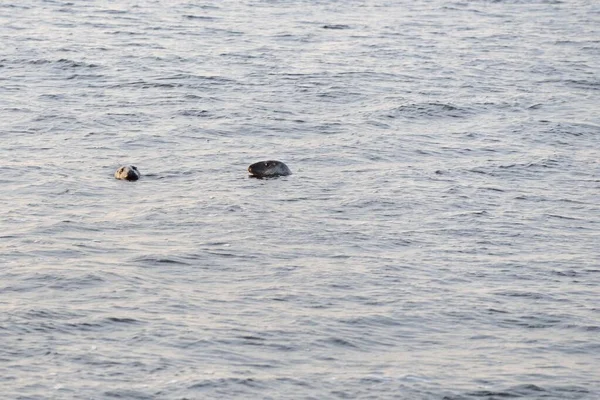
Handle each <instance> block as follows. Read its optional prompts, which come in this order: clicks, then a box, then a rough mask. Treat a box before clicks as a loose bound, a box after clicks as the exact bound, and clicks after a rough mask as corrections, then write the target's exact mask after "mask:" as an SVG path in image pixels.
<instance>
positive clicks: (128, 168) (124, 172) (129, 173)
mask: <svg viewBox="0 0 600 400" xmlns="http://www.w3.org/2000/svg"><path fill="white" fill-rule="evenodd" d="M140 176H141V174H140V171H138V169H137V167H135V166H133V165H125V166H123V167H121V168H119V169H118V170H117V171H116V172H115V178H117V179H123V180H126V181H137V180H138V179H140Z"/></svg>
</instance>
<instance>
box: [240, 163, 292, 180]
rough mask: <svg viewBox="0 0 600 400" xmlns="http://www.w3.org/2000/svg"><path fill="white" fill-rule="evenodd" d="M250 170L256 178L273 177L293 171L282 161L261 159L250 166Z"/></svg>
mask: <svg viewBox="0 0 600 400" xmlns="http://www.w3.org/2000/svg"><path fill="white" fill-rule="evenodd" d="M248 172H250V175H251V176H252V177H254V178H273V177H276V176H286V175H291V174H292V171H290V169H289V168H288V166H287V165H285V164H284V163H282V162H281V161H275V160H269V161H259V162H257V163H254V164H252V165H251V166H249V167H248Z"/></svg>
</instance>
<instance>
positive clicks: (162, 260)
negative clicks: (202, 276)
mask: <svg viewBox="0 0 600 400" xmlns="http://www.w3.org/2000/svg"><path fill="white" fill-rule="evenodd" d="M133 262H134V263H140V264H150V265H160V264H176V265H190V264H189V263H188V262H186V261H183V260H181V259H179V258H167V257H152V256H144V257H137V258H135V259H134V260H133Z"/></svg>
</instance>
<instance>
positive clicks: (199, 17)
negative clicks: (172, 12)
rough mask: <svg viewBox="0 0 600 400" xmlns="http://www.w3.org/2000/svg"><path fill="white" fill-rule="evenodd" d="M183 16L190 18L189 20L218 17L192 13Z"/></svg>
mask: <svg viewBox="0 0 600 400" xmlns="http://www.w3.org/2000/svg"><path fill="white" fill-rule="evenodd" d="M183 18H185V19H188V20H199V21H214V20H216V19H217V18H215V17H209V16H206V15H192V14H186V15H184V16H183Z"/></svg>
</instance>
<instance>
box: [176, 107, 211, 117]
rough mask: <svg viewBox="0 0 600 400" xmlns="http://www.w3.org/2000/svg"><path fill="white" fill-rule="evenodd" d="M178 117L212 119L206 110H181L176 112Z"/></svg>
mask: <svg viewBox="0 0 600 400" xmlns="http://www.w3.org/2000/svg"><path fill="white" fill-rule="evenodd" d="M178 114H179V115H182V116H184V117H201V118H209V117H213V115H212V114H211V113H210V112H209V111H208V110H194V109H190V110H182V111H179V112H178Z"/></svg>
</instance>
